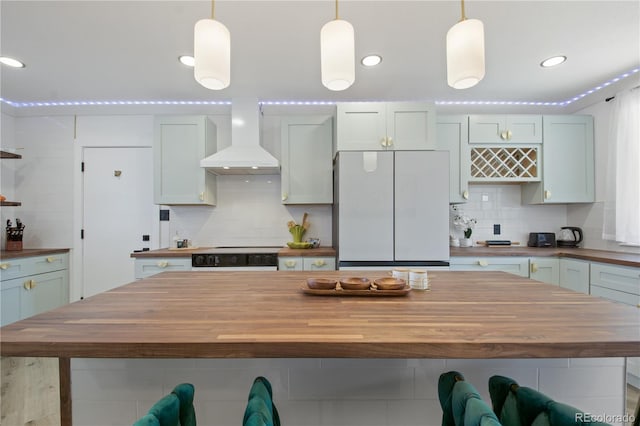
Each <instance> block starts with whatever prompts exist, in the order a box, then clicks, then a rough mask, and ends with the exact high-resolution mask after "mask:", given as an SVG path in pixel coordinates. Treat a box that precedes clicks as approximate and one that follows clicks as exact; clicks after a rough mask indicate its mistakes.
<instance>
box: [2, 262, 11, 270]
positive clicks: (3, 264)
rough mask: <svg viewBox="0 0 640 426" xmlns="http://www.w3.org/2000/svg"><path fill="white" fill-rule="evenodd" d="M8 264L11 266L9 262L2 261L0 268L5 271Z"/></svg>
mask: <svg viewBox="0 0 640 426" xmlns="http://www.w3.org/2000/svg"><path fill="white" fill-rule="evenodd" d="M9 266H11V264H10V263H2V264H0V269H2V270H3V271H6V270H7V269H9Z"/></svg>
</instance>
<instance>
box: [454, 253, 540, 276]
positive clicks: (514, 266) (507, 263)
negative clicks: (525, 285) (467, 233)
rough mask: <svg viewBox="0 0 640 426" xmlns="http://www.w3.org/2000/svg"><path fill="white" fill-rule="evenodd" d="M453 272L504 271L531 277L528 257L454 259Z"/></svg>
mask: <svg viewBox="0 0 640 426" xmlns="http://www.w3.org/2000/svg"><path fill="white" fill-rule="evenodd" d="M449 270H451V271H502V272H509V273H511V274H515V275H519V276H521V277H527V278H528V277H529V258H528V257H513V256H510V257H492V256H491V257H452V258H451V259H450V260H449Z"/></svg>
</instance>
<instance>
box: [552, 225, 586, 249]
mask: <svg viewBox="0 0 640 426" xmlns="http://www.w3.org/2000/svg"><path fill="white" fill-rule="evenodd" d="M560 229H561V231H560V238H558V239H556V244H557V245H558V247H578V244H580V243H581V242H582V229H580V228H578V227H575V226H563V227H562V228H560Z"/></svg>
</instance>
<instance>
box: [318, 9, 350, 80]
mask: <svg viewBox="0 0 640 426" xmlns="http://www.w3.org/2000/svg"><path fill="white" fill-rule="evenodd" d="M320 65H321V74H322V84H323V85H324V86H325V87H326V88H327V89H329V90H335V91H338V90H345V89H347V88H349V86H351V85H352V84H353V82H354V81H355V79H356V65H355V38H354V31H353V26H352V25H351V24H350V23H349V22H347V21H343V20H341V19H335V20H333V21H330V22H327V23H326V24H325V25H324V26H323V27H322V30H320Z"/></svg>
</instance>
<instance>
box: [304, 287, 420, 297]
mask: <svg viewBox="0 0 640 426" xmlns="http://www.w3.org/2000/svg"><path fill="white" fill-rule="evenodd" d="M300 290H302V292H303V293H304V294H311V295H313V296H338V297H341V296H365V297H380V296H384V297H388V296H406V295H407V294H409V293H410V292H411V287H409V286H406V287H405V288H403V289H401V290H335V289H331V290H316V289H311V288H309V287H307V286H306V285H305V286H304V287H302V288H301V289H300Z"/></svg>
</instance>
